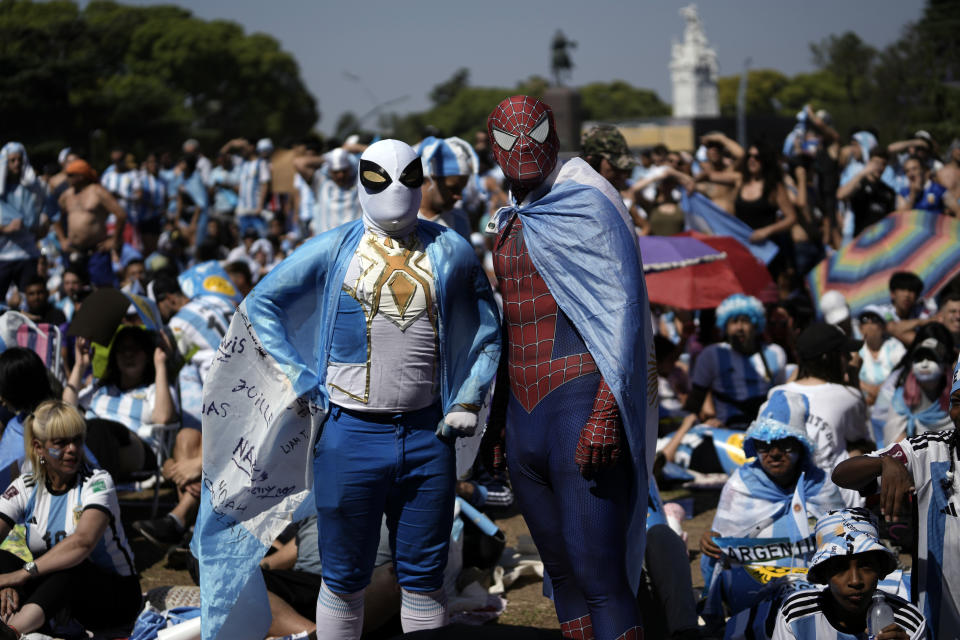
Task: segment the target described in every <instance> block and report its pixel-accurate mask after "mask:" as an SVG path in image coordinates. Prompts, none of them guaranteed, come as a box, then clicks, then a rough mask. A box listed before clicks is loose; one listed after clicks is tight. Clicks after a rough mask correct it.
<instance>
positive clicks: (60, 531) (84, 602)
mask: <svg viewBox="0 0 960 640" xmlns="http://www.w3.org/2000/svg"><path fill="white" fill-rule="evenodd" d="M85 434H86V424H85V423H84V420H83V416H81V415H80V413H79V412H78V411H77V410H76V409H74V408H73V407H72V406H70V405H68V404H66V403H64V402H61V401H59V400H48V401H46V402H44V403H42V404H40V406H38V407H37V408H36V409H35V410H34V412H33V413H32V414H31V415H30V416H29V417H28V418H27V419H26V422H25V424H24V442H25V447H26V454H27V459H28V464H26V465H25V466H24V469H23V474H22V475H21V476H20V477H18V478H17V479H16V480H14V481H13V482H12V483H11V484H10V486H9V487H8V488H7V490H6V491H5V492H4V493H3V495H2V496H0V541H2V540H3V539H5V538H6V537H7V535H8V534H9V533H10V530H11V529H12V528H13V527H14V525H17V524H25V525H26V529H27V546H28V547H29V549H30V553H31V554H32V555H33V561H32V562H24V561H23V560H22V559H20V558H18V557H17V556H15V555H13V554H12V553H9V552H7V551H0V619H2V622H0V640H6V639H8V638H10V639H16V638H18V637H19V636H20V634H21V633H30V632H32V631H35V630H37V629H40V628H41V627H43V626H44V624H45V623H46V622H47V621H49V620H50V619H51V618H53V617H54V616H56V615H57V614H58V613H60V612H61V611H64V610H67V611H69V612H70V614H71V615H72V616H73V617H74V618H75V619H76V620H77V621H78V622H79V623H80V624H82V625H83V626H84V627H88V628H91V629H104V628H115V627H117V626H120V625H124V624H128V623H132V622H133V621H134V619H135V618H136V617H137V614H138V613H139V612H140V605H141V596H140V581H139V578H138V577H137V572H136V569H135V568H134V565H133V552H132V551H131V550H130V546H129V545H128V544H127V538H126V535H125V534H124V531H123V525H122V524H121V523H120V504H119V502H118V501H117V494H116V491H115V489H114V485H113V479H112V478H111V477H110V474H109V473H107V472H106V471H103V470H101V469H91V468H90V467H89V466H88V465H87V463H86V460H85V458H84V454H83V440H84V436H85Z"/></svg>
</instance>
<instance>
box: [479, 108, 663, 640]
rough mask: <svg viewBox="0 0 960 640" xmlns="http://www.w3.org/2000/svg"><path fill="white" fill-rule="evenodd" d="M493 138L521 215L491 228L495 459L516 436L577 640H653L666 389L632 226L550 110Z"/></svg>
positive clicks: (517, 473)
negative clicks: (651, 601)
mask: <svg viewBox="0 0 960 640" xmlns="http://www.w3.org/2000/svg"><path fill="white" fill-rule="evenodd" d="M487 127H488V130H489V134H490V139H491V140H492V141H493V145H492V146H493V152H494V156H495V157H496V159H497V162H498V164H499V165H500V167H501V169H503V172H504V174H505V175H506V179H507V181H508V183H509V186H510V191H511V203H512V204H511V206H508V207H504V208H503V209H501V210H500V211H498V212H497V215H496V217H495V219H494V221H493V222H492V223H491V225H495V227H496V231H497V241H496V245H495V254H494V264H495V267H496V273H497V282H498V284H499V287H500V292H501V294H502V295H503V313H504V325H505V335H504V347H505V353H506V357H505V358H501V366H500V373H499V374H498V376H497V382H498V384H497V391H496V394H495V398H494V406H493V412H492V416H491V420H490V422H491V425H490V427H491V428H490V429H489V433H490V434H491V435H490V436H489V437H488V439H487V442H486V443H485V447H486V450H487V451H488V452H490V454H491V455H490V456H489V459H490V463H491V464H493V465H494V466H495V467H496V466H497V465H498V464H502V456H500V455H498V454H499V452H500V449H499V448H498V447H499V444H500V443H498V442H497V437H496V434H498V433H500V429H499V428H498V427H499V426H500V425H501V424H505V425H506V428H505V435H504V440H503V442H502V444H503V445H505V450H506V456H505V457H506V463H507V465H508V467H509V469H510V477H511V481H512V482H513V486H514V490H515V493H516V496H517V500H518V502H519V504H520V507H521V509H522V510H523V514H524V518H525V519H526V521H527V524H528V526H529V527H530V531H531V533H532V534H533V539H534V541H535V542H536V544H537V548H538V549H539V551H540V555H541V558H542V559H543V561H544V565H545V568H546V571H547V573H548V574H549V577H550V580H549V584H546V585H545V589H546V588H547V587H549V588H552V594H553V600H554V604H555V606H556V610H557V617H558V618H559V620H560V623H561V631H562V633H563V636H564V637H566V638H583V639H589V638H597V639H598V640H599V639H603V640H608V639H612V638H642V636H643V631H642V627H641V625H640V620H639V614H638V612H637V607H636V597H635V594H636V593H637V588H638V585H639V579H640V572H641V569H642V563H643V547H644V541H645V528H644V520H645V518H646V512H647V509H646V505H647V495H648V489H647V487H648V482H647V479H648V475H649V470H650V465H651V463H652V452H653V438H654V436H655V431H656V427H655V425H656V424H657V422H656V415H657V414H656V393H657V385H656V380H657V378H656V363H655V358H654V354H653V349H652V335H651V325H650V310H649V303H648V299H647V294H646V285H645V283H644V280H643V268H642V265H641V263H640V259H639V253H638V250H637V244H636V237H635V235H634V232H633V225H632V224H631V223H630V218H629V214H628V213H627V211H626V208H625V207H624V205H623V201H622V200H621V199H620V196H619V194H618V193H617V192H616V190H615V189H613V187H612V186H611V185H610V184H609V183H608V182H607V181H606V180H605V179H604V178H603V177H602V176H600V175H599V174H598V173H597V172H596V171H594V170H593V169H591V168H590V166H589V165H588V164H587V163H586V162H584V161H583V160H580V159H579V158H577V159H573V160H570V161H568V162H566V163H564V164H562V165H561V164H558V162H557V152H558V148H559V143H558V140H557V133H556V129H555V127H554V122H553V114H552V112H551V110H550V108H549V107H548V106H547V105H546V104H544V103H542V102H540V101H539V100H536V99H534V98H530V97H528V96H513V97H511V98H507V99H506V100H504V101H503V102H501V103H500V104H499V105H497V107H496V108H495V109H494V110H493V113H492V114H491V115H490V117H489V119H488V121H487ZM502 421H505V422H502ZM646 425H651V428H650V430H649V433H648V430H647V428H646Z"/></svg>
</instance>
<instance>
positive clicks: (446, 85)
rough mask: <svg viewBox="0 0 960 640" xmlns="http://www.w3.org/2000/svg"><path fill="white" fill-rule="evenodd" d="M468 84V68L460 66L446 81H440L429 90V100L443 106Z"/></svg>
mask: <svg viewBox="0 0 960 640" xmlns="http://www.w3.org/2000/svg"><path fill="white" fill-rule="evenodd" d="M468 84H470V70H469V69H467V68H465V67H461V68H459V69H457V70H456V72H455V73H454V74H453V75H452V76H451V77H450V79H449V80H447V81H446V82H441V83H440V84H438V85H437V86H435V87H434V88H433V90H432V91H431V92H430V101H431V102H433V104H435V105H437V106H438V107H439V106H443V105H445V104H448V103H449V102H450V101H451V100H453V99H454V98H456V97H457V94H458V93H460V92H461V91H463V90H464V89H465V88H466V87H467V85H468Z"/></svg>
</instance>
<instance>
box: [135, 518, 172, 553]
mask: <svg viewBox="0 0 960 640" xmlns="http://www.w3.org/2000/svg"><path fill="white" fill-rule="evenodd" d="M132 526H133V528H134V530H135V531H136V532H137V533H139V534H140V535H142V536H143V537H144V538H146V539H147V540H149V541H150V542H152V543H153V544H155V545H157V546H160V547H168V546H170V545H172V544H177V543H178V542H180V540H182V539H183V529H181V528H180V525H178V524H177V521H176V520H174V519H173V518H171V517H170V516H164V517H162V518H154V519H153V520H137V521H136V522H134V523H133V525H132Z"/></svg>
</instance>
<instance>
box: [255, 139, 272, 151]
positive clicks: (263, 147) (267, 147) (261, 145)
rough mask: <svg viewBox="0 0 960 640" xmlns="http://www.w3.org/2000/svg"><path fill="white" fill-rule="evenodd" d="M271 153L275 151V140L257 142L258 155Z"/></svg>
mask: <svg viewBox="0 0 960 640" xmlns="http://www.w3.org/2000/svg"><path fill="white" fill-rule="evenodd" d="M270 151H273V140H271V139H270V138H260V139H259V140H257V153H268V152H270Z"/></svg>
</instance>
